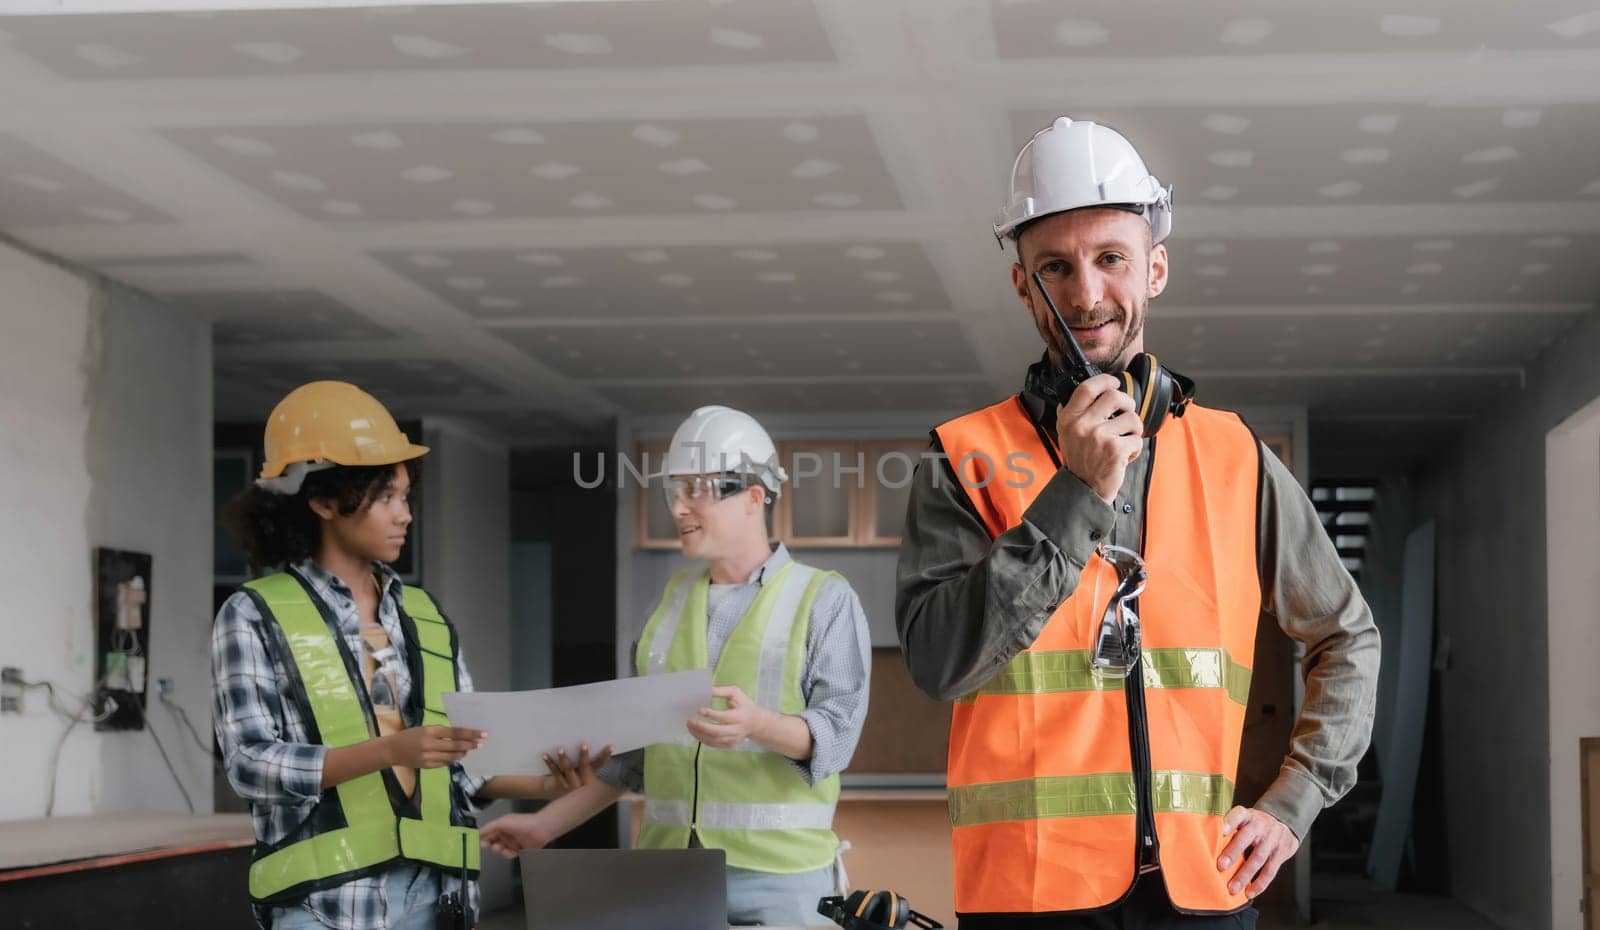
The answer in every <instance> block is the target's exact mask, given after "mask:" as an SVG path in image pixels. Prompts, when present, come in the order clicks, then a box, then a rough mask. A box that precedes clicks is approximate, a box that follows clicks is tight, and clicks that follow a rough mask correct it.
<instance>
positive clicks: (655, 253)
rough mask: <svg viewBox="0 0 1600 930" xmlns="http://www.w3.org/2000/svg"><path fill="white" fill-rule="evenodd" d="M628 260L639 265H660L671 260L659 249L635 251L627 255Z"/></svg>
mask: <svg viewBox="0 0 1600 930" xmlns="http://www.w3.org/2000/svg"><path fill="white" fill-rule="evenodd" d="M628 260H629V261H633V262H638V263H639V264H641V265H661V264H665V263H666V262H668V261H670V260H671V256H670V255H668V254H667V253H666V252H665V251H663V250H661V249H636V250H634V251H632V252H629V253H628Z"/></svg>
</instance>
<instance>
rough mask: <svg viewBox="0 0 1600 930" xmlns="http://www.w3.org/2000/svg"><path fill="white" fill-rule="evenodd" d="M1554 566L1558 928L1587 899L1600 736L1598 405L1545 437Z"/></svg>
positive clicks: (1576, 921)
mask: <svg viewBox="0 0 1600 930" xmlns="http://www.w3.org/2000/svg"><path fill="white" fill-rule="evenodd" d="M1545 467H1546V470H1547V471H1546V474H1547V482H1548V485H1547V486H1548V492H1549V493H1548V495H1547V501H1548V503H1547V509H1546V519H1547V521H1548V524H1547V533H1546V538H1547V540H1548V543H1547V551H1548V553H1549V561H1550V568H1549V572H1550V685H1549V687H1550V849H1551V855H1550V874H1551V889H1550V892H1551V898H1552V913H1553V915H1554V920H1553V921H1552V924H1553V926H1554V927H1555V928H1556V930H1578V927H1580V926H1581V925H1582V917H1581V915H1580V914H1579V913H1578V911H1577V908H1576V907H1575V903H1576V902H1577V901H1578V900H1579V899H1581V898H1582V897H1583V833H1582V816H1581V811H1582V810H1583V807H1582V800H1581V793H1580V792H1581V788H1580V770H1579V762H1578V746H1579V741H1580V740H1582V739H1584V738H1586V737H1596V736H1600V675H1596V674H1595V660H1596V659H1597V658H1600V574H1597V573H1596V572H1595V553H1596V552H1600V400H1596V401H1594V402H1593V403H1590V404H1589V405H1588V406H1587V407H1585V408H1583V409H1582V410H1580V411H1579V412H1577V413H1575V414H1573V415H1572V417H1570V418H1569V419H1568V420H1566V421H1565V422H1563V423H1562V424H1561V425H1560V426H1557V427H1556V428H1555V429H1553V430H1551V431H1550V434H1549V435H1548V436H1547V437H1545Z"/></svg>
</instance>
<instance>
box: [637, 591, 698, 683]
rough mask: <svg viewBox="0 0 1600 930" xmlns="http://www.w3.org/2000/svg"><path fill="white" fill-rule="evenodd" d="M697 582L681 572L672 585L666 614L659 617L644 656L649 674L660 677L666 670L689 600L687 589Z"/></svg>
mask: <svg viewBox="0 0 1600 930" xmlns="http://www.w3.org/2000/svg"><path fill="white" fill-rule="evenodd" d="M699 580H700V579H699V578H697V577H696V576H694V575H692V574H690V573H689V572H683V573H682V574H681V575H680V576H679V577H678V581H677V584H675V585H673V588H672V600H671V601H670V602H669V603H668V604H667V612H666V613H664V614H662V615H661V622H660V623H659V624H657V625H656V635H655V638H654V639H652V640H650V651H649V652H648V653H647V654H646V661H647V662H648V663H649V664H648V665H647V666H646V668H647V669H648V672H649V674H651V675H660V674H662V673H663V672H665V671H666V670H667V653H668V652H670V651H671V650H672V640H673V638H674V637H676V636H677V635H678V625H679V624H680V623H682V622H683V604H684V602H685V601H687V600H688V599H689V589H690V588H693V587H694V586H695V585H696V584H698V583H699Z"/></svg>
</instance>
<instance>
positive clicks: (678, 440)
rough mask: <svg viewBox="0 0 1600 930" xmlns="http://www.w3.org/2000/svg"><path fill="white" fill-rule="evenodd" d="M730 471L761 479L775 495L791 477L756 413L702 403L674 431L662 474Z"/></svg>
mask: <svg viewBox="0 0 1600 930" xmlns="http://www.w3.org/2000/svg"><path fill="white" fill-rule="evenodd" d="M728 472H733V473H735V474H741V475H750V476H752V477H754V478H756V479H758V480H759V481H760V482H761V483H762V484H763V485H765V486H766V488H767V490H768V491H771V492H772V494H773V496H774V497H776V496H778V495H779V494H780V493H781V489H782V487H783V482H784V481H785V480H787V479H788V477H789V475H788V473H787V472H785V471H784V470H783V467H782V466H781V465H779V464H778V450H777V447H776V446H774V445H773V444H772V437H771V436H768V435H767V431H766V430H764V429H762V428H761V424H760V423H757V422H756V420H755V417H752V416H751V415H750V414H748V413H743V412H741V411H738V410H734V409H733V408H732V407H722V406H710V407H701V408H700V409H698V410H696V411H695V412H694V413H691V414H689V418H688V419H687V420H684V421H683V423H682V424H681V425H680V426H679V427H678V430H677V432H675V433H673V434H672V445H671V446H669V447H668V448H667V462H666V466H665V468H663V470H662V472H661V474H662V475H663V476H665V477H669V478H670V477H674V476H678V475H717V474H725V473H728Z"/></svg>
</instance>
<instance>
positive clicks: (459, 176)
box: [166, 116, 901, 223]
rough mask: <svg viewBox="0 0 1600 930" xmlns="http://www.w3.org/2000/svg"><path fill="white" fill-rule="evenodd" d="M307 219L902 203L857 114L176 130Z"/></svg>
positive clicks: (177, 137)
mask: <svg viewBox="0 0 1600 930" xmlns="http://www.w3.org/2000/svg"><path fill="white" fill-rule="evenodd" d="M166 136H167V137H168V138H169V139H171V140H172V141H173V142H175V143H177V144H178V145H180V146H182V147H184V148H185V149H187V150H188V151H189V152H190V153H192V154H193V155H194V156H195V157H196V158H199V159H200V160H202V161H204V162H207V163H209V164H211V165H213V166H215V167H216V168H218V169H219V170H221V171H223V172H225V173H227V174H229V175H231V176H232V177H234V178H236V179H238V180H239V181H240V182H241V183H243V184H246V185H248V186H249V187H251V188H253V189H255V190H257V191H258V192H260V193H261V194H263V195H265V196H267V197H269V198H271V199H272V200H274V201H276V202H278V203H280V204H282V205H284V206H285V207H288V208H289V209H291V210H294V211H296V212H298V213H299V214H301V215H302V216H305V217H307V218H310V219H315V220H318V221H321V222H327V223H340V222H355V221H359V222H368V223H371V222H420V221H429V220H435V221H436V220H456V221H471V220H486V219H497V218H502V217H540V218H544V217H552V216H571V217H578V216H618V215H652V214H670V213H688V214H700V215H716V214H721V213H744V212H752V211H778V210H790V211H797V210H798V211H810V210H825V209H831V210H892V209H896V208H899V207H900V206H901V200H900V195H899V193H898V191H897V189H896V187H895V182H894V180H893V179H892V178H891V177H890V176H889V173H888V169H887V168H886V167H885V165H884V159H883V157H882V155H880V154H879V152H878V147H877V143H876V142H875V141H874V139H873V136H872V132H871V130H870V129H869V127H868V126H867V121H866V119H865V118H863V117H860V116H827V117H816V118H808V119H787V118H761V119H659V120H649V121H645V120H587V121H582V122H529V123H518V124H505V123H483V122H448V121H445V120H443V119H441V120H439V121H432V122H385V123H367V124H364V125H363V124H358V123H345V124H340V125H336V126H328V125H314V126H254V127H246V126H240V127H232V128H224V127H208V128H205V129H172V130H168V131H167V132H166Z"/></svg>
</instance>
